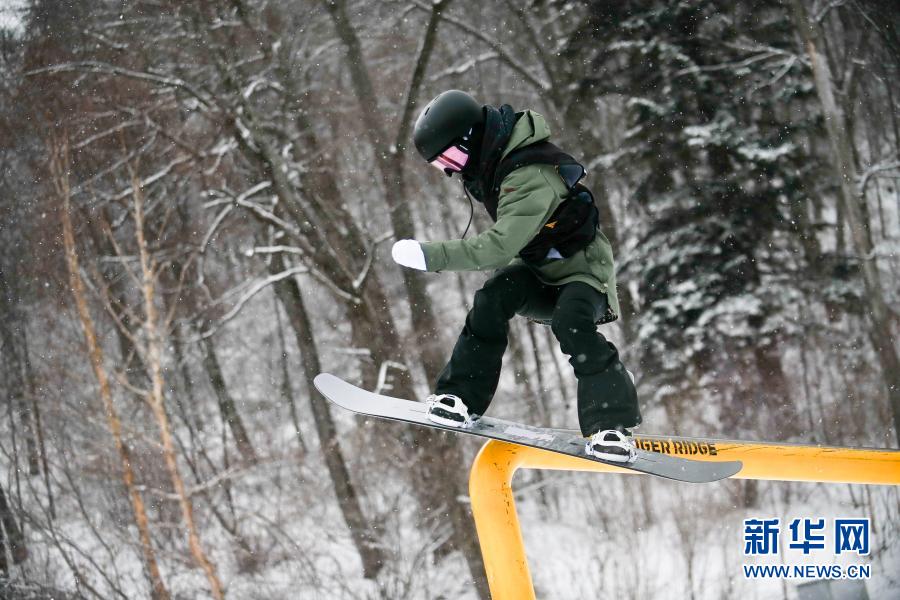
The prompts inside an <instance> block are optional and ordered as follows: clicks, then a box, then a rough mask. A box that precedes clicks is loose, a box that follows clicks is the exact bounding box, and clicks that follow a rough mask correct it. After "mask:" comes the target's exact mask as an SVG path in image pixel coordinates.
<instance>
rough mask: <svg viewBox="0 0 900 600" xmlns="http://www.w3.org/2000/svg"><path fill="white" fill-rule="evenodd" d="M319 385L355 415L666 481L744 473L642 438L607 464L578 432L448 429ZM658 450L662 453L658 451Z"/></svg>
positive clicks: (407, 405)
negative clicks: (622, 458) (631, 454)
mask: <svg viewBox="0 0 900 600" xmlns="http://www.w3.org/2000/svg"><path fill="white" fill-rule="evenodd" d="M313 383H314V384H315V386H316V389H318V390H319V392H320V393H321V394H322V395H323V396H325V398H327V399H328V400H329V401H330V402H332V403H334V404H336V405H338V406H340V407H341V408H344V409H346V410H350V411H353V412H355V413H359V414H363V415H369V416H372V417H379V418H382V419H390V420H393V421H402V422H405V423H412V424H415V425H423V426H425V427H431V428H433V429H443V430H445V431H452V432H455V433H461V434H466V435H475V436H479V437H484V438H490V439H495V440H501V441H504V442H510V443H513V444H520V445H523V446H530V447H532V448H540V449H542V450H549V451H551V452H558V453H560V454H565V455H568V456H573V457H576V458H580V459H583V460H591V461H594V462H600V463H604V464H608V465H612V466H615V467H621V468H623V469H629V470H631V471H637V472H640V473H647V474H650V475H656V476H658V477H664V478H666V479H674V480H677V481H685V482H689V483H709V482H713V481H718V480H720V479H725V478H727V477H731V476H732V475H735V474H736V473H738V472H739V471H740V470H741V468H742V467H743V464H742V463H741V462H740V461H722V462H713V461H705V460H692V459H689V458H683V457H681V456H672V455H670V454H667V453H665V452H669V451H670V449H669V447H663V446H662V445H661V443H660V442H657V441H656V440H648V439H642V438H640V437H636V438H635V445H636V446H637V458H636V459H635V460H634V461H633V462H629V463H620V462H615V461H607V460H602V459H599V458H596V457H593V456H588V455H587V454H585V451H584V447H585V442H586V441H587V440H586V439H585V438H583V437H582V436H581V435H580V434H579V433H578V432H574V431H569V430H564V429H551V428H546V427H534V426H531V425H524V424H522V423H515V422H513V421H506V420H504V419H496V418H494V417H485V416H482V417H480V418H478V419H477V420H476V421H475V422H474V423H473V424H472V425H471V426H470V427H466V428H458V427H448V426H444V425H440V424H438V423H434V422H432V421H431V420H430V419H429V418H428V408H427V406H426V405H425V403H424V402H415V401H412V400H403V399H401V398H393V397H391V396H385V395H382V394H376V393H374V392H369V391H366V390H364V389H362V388H359V387H357V386H355V385H353V384H350V383H347V382H346V381H344V380H343V379H340V378H339V377H335V376H334V375H331V374H328V373H320V374H319V375H317V376H316V378H315V379H314V380H313ZM658 444H660V445H658ZM657 448H659V451H653V450H656V449H657ZM651 449H652V450H651ZM676 449H677V450H684V453H685V454H689V453H690V452H694V454H705V453H704V452H701V450H700V449H698V448H693V447H691V448H689V447H688V446H687V445H684V446H683V447H679V448H676ZM678 453H679V454H680V453H681V452H678Z"/></svg>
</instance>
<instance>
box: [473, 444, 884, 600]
mask: <svg viewBox="0 0 900 600" xmlns="http://www.w3.org/2000/svg"><path fill="white" fill-rule="evenodd" d="M635 442H636V443H637V445H638V446H639V447H643V448H645V449H647V450H653V451H656V452H663V453H666V454H671V455H673V456H684V457H686V458H693V459H697V460H708V461H729V460H740V461H742V462H743V463H744V468H743V469H742V470H741V471H740V472H739V473H738V474H737V475H735V476H734V477H733V478H734V479H767V480H773V481H818V482H831V483H864V484H881V485H900V450H871V449H859V448H835V447H826V446H803V445H796V444H765V443H760V442H738V441H732V440H711V439H699V438H677V437H659V436H635ZM520 468H525V469H551V470H562V471H594V472H601V473H632V474H634V473H635V472H634V471H629V470H628V469H621V468H618V467H613V466H608V465H605V464H602V463H598V462H593V461H589V460H584V459H579V458H574V457H571V456H565V455H563V454H558V453H556V452H549V451H547V450H539V449H537V448H530V447H527V446H519V445H517V444H509V443H506V442H501V441H498V440H490V441H488V442H487V443H486V444H485V445H484V446H483V447H482V448H481V451H480V452H479V453H478V456H477V457H476V458H475V462H474V463H473V464H472V471H471V473H470V475H469V495H470V497H471V500H472V513H473V515H474V517H475V527H476V528H477V530H478V539H479V542H480V544H481V554H482V557H483V559H484V567H485V570H486V571H487V577H488V583H489V585H490V588H491V596H492V597H493V599H494V600H528V599H533V598H534V587H533V586H532V583H531V573H530V571H529V570H528V562H527V561H526V558H525V545H524V543H523V542H522V532H521V530H520V528H519V517H518V515H517V514H516V503H515V500H514V499H513V493H512V478H513V475H514V474H515V472H516V471H517V470H518V469H520ZM683 485H688V484H683Z"/></svg>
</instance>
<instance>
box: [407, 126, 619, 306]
mask: <svg viewBox="0 0 900 600" xmlns="http://www.w3.org/2000/svg"><path fill="white" fill-rule="evenodd" d="M528 112H529V113H530V116H531V118H530V119H524V118H523V119H519V120H518V121H517V122H516V125H515V127H514V128H513V131H512V136H511V137H510V139H509V143H508V144H507V146H506V148H504V150H503V154H502V157H505V156H506V155H507V154H509V153H510V152H511V151H512V150H514V149H516V148H521V147H523V146H528V145H529V144H533V143H535V142H540V141H542V140H545V139H547V138H548V137H550V128H549V127H548V126H547V122H546V121H545V120H544V117H543V116H541V115H539V114H538V113H536V112H533V111H528ZM532 123H533V124H534V125H533V126H532ZM502 157H501V160H502ZM566 191H567V190H566V186H565V184H564V183H563V180H562V179H561V178H560V177H559V175H558V174H557V173H556V169H555V168H554V167H553V166H552V165H529V166H526V167H521V168H519V169H516V170H514V171H513V172H511V173H510V174H509V175H507V176H506V177H505V178H504V179H503V181H502V182H501V185H500V198H499V203H498V205H497V222H496V223H494V225H493V226H492V227H491V228H490V229H488V230H487V231H484V232H482V233H480V234H478V235H476V236H474V237H471V238H469V239H465V240H449V241H446V242H422V250H423V252H424V253H425V266H426V269H427V270H428V271H435V272H437V271H486V270H491V269H499V268H501V267H505V266H507V265H513V264H524V263H523V261H522V260H521V259H519V258H516V255H517V254H518V253H519V251H520V250H521V249H522V248H524V247H525V245H526V244H527V243H528V242H530V241H531V240H532V238H534V236H536V235H537V234H538V232H539V231H540V229H541V228H542V227H543V226H544V225H545V224H546V223H547V221H548V219H549V218H550V216H551V215H552V214H553V211H555V210H556V208H557V207H558V206H559V205H560V204H561V203H562V201H563V197H564V196H565V194H566ZM528 266H529V267H530V268H531V269H532V270H533V271H534V272H535V274H536V275H537V276H538V278H539V279H540V280H541V281H543V282H544V283H547V284H550V285H563V284H566V283H570V282H573V281H581V282H583V283H586V284H588V285H590V286H592V287H594V288H596V289H597V290H599V291H600V292H601V293H604V294H606V296H607V298H608V300H609V306H610V308H611V309H612V311H613V312H614V313H615V315H616V316H618V315H619V299H618V296H617V295H616V274H615V264H614V263H613V253H612V246H610V243H609V240H607V239H606V236H605V235H603V233H602V232H600V231H598V232H597V237H595V238H594V241H593V242H591V243H590V244H589V245H588V246H587V247H586V248H585V249H584V250H581V251H579V252H577V253H576V254H574V255H573V256H570V257H569V258H563V259H556V260H552V259H551V260H544V261H542V262H540V263H537V264H536V265H535V264H531V265H528Z"/></svg>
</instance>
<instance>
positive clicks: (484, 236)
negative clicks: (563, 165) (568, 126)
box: [422, 165, 558, 271]
mask: <svg viewBox="0 0 900 600" xmlns="http://www.w3.org/2000/svg"><path fill="white" fill-rule="evenodd" d="M544 168H545V167H543V166H540V165H531V166H528V167H523V168H521V169H516V170H515V171H513V172H512V173H510V174H509V175H507V176H506V177H505V178H504V179H503V182H502V184H501V186H500V198H499V203H498V206H497V222H496V223H494V225H493V226H492V227H491V228H490V229H488V230H487V231H484V232H482V233H480V234H478V235H476V236H474V237H472V238H469V239H467V240H449V241H446V242H422V251H423V252H424V253H425V267H426V269H427V270H428V271H484V270H490V269H498V268H500V267H504V266H506V265H508V264H509V263H510V261H512V259H513V258H515V256H516V255H517V254H518V253H519V251H520V250H521V249H522V248H524V247H525V245H526V244H528V242H530V241H531V239H532V238H534V236H536V235H537V234H538V232H539V231H540V229H541V227H543V226H544V223H546V222H547V219H549V218H550V215H552V214H553V211H554V210H555V208H556V205H557V204H558V202H557V200H558V198H557V195H556V192H555V191H554V190H553V187H552V186H551V185H550V182H549V181H548V179H547V176H546V174H545V173H544V171H543V169H544Z"/></svg>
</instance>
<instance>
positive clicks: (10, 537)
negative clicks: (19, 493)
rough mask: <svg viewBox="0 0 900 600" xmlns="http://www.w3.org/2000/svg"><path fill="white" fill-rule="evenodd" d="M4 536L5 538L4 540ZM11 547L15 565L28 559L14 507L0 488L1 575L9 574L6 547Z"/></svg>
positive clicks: (23, 537)
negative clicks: (13, 510)
mask: <svg viewBox="0 0 900 600" xmlns="http://www.w3.org/2000/svg"><path fill="white" fill-rule="evenodd" d="M4 534H6V535H5V538H4ZM7 544H8V545H9V551H10V555H11V556H12V560H13V564H14V565H17V564H19V563H21V562H24V561H25V559H26V558H28V548H27V547H26V546H25V536H24V535H22V530H21V529H19V526H18V524H17V523H16V517H15V515H13V512H12V507H10V505H9V502H7V500H6V493H5V492H4V491H3V487H2V486H0V575H8V574H9V565H8V564H6V548H5V546H6V545H7Z"/></svg>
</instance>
